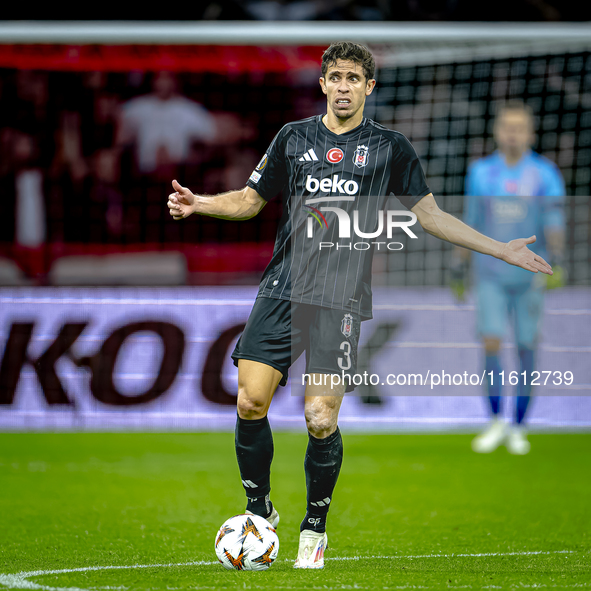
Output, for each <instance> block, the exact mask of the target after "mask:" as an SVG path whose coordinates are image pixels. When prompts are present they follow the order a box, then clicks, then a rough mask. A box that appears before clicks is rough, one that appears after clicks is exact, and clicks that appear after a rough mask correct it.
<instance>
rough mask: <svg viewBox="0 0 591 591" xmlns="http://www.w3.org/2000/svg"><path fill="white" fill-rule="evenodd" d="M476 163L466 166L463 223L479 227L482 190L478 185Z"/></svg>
mask: <svg viewBox="0 0 591 591" xmlns="http://www.w3.org/2000/svg"><path fill="white" fill-rule="evenodd" d="M477 168H478V166H477V163H472V164H471V165H470V166H469V167H468V173H467V174H466V180H465V183H464V184H465V191H464V192H465V195H466V197H464V223H465V224H468V226H470V227H472V228H475V229H477V230H478V229H480V228H481V225H482V191H481V190H480V187H479V186H478V179H479V178H480V175H479V174H478V171H477Z"/></svg>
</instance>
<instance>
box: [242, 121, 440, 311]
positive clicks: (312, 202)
mask: <svg viewBox="0 0 591 591" xmlns="http://www.w3.org/2000/svg"><path fill="white" fill-rule="evenodd" d="M322 117H323V116H322V115H317V116H314V117H310V118H308V119H304V120H302V121H296V122H293V123H288V124H287V125H285V126H284V127H283V128H282V129H281V131H280V132H279V133H278V134H277V136H275V138H274V140H273V142H272V143H271V145H270V146H269V148H268V150H267V153H266V154H265V155H264V156H263V158H262V159H261V161H260V162H259V164H258V166H257V167H256V169H255V170H254V171H253V173H252V175H251V176H250V178H249V180H248V182H247V184H248V186H249V187H251V188H253V189H254V190H255V191H256V192H257V193H258V194H259V195H261V197H262V198H263V199H265V200H266V201H269V200H270V199H272V198H273V197H275V196H276V195H278V194H280V193H281V195H282V199H283V215H282V218H281V221H280V224H279V228H278V230H277V238H276V240H275V248H274V251H273V258H272V259H271V262H270V263H269V265H268V266H267V268H266V269H265V272H264V274H263V277H262V279H261V284H260V287H259V296H263V297H269V298H276V299H282V300H291V301H293V302H298V303H307V304H313V305H318V306H323V307H327V308H336V309H341V310H346V311H351V312H356V313H358V314H360V316H361V317H362V318H371V317H372V295H371V265H372V258H373V252H374V250H375V249H376V247H377V248H379V245H377V243H376V241H380V240H382V241H383V240H384V239H383V238H370V237H371V236H372V235H377V231H378V230H379V228H380V226H379V223H380V221H379V220H380V217H381V218H382V227H384V226H385V224H384V217H385V216H384V213H383V211H384V208H385V206H386V201H387V199H388V197H389V196H391V195H395V196H396V197H397V198H398V199H399V200H400V202H401V203H402V204H403V205H404V206H405V207H406V208H408V209H411V208H412V207H413V206H414V205H415V204H416V203H418V201H420V199H421V198H422V197H424V196H425V195H427V194H429V193H430V190H429V187H428V186H427V183H426V181H425V175H424V173H423V170H422V168H421V165H420V162H419V159H418V156H417V154H416V152H415V150H414V148H413V147H412V145H411V144H410V142H409V141H408V140H407V139H406V138H405V137H404V136H403V135H402V134H401V133H399V132H397V131H392V130H390V129H388V128H386V127H384V126H382V125H380V124H379V123H376V122H375V121H372V120H370V119H366V118H364V119H363V121H362V123H361V124H360V125H359V126H358V127H356V128H355V129H353V130H351V131H349V132H347V133H343V134H341V135H337V134H335V133H332V132H331V131H330V130H329V129H328V128H327V127H326V126H325V125H324V123H323V122H322ZM384 235H385V231H384ZM372 242H374V244H372ZM382 244H384V242H382Z"/></svg>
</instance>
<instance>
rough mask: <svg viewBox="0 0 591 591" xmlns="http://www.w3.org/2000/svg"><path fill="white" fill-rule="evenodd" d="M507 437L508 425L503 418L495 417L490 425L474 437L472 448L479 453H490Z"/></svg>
mask: <svg viewBox="0 0 591 591" xmlns="http://www.w3.org/2000/svg"><path fill="white" fill-rule="evenodd" d="M506 439H507V425H506V423H505V422H504V421H502V420H501V419H493V420H492V421H491V422H490V425H489V426H488V427H487V428H486V429H485V430H484V431H483V432H482V433H481V434H480V435H478V436H477V437H475V438H474V439H472V449H473V450H474V451H475V452H476V453H479V454H489V453H491V452H493V451H495V449H497V447H499V445H503V443H505V440H506Z"/></svg>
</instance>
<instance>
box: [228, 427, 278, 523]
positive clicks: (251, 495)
mask: <svg viewBox="0 0 591 591" xmlns="http://www.w3.org/2000/svg"><path fill="white" fill-rule="evenodd" d="M235 446H236V458H237V460H238V468H239V469H240V478H241V479H242V485H243V486H244V491H245V492H246V500H247V503H246V508H247V510H248V511H252V513H254V514H255V515H260V516H261V517H268V516H269V515H270V514H271V512H272V511H273V505H272V503H271V501H270V500H269V493H270V491H271V462H272V460H273V434H272V433H271V427H270V425H269V421H268V419H267V417H263V418H262V419H255V420H246V419H242V418H240V417H238V418H237V421H236V432H235Z"/></svg>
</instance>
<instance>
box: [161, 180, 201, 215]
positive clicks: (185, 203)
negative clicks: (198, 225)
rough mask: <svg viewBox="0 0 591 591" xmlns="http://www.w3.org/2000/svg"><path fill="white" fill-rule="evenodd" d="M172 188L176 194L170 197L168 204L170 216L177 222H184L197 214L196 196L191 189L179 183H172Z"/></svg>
mask: <svg viewBox="0 0 591 591" xmlns="http://www.w3.org/2000/svg"><path fill="white" fill-rule="evenodd" d="M172 188H173V189H174V190H175V192H174V193H171V194H170V195H169V196H168V204H167V205H168V209H169V211H170V215H171V216H172V217H173V218H174V219H175V220H182V219H183V218H186V217H189V216H190V215H191V214H192V213H195V209H194V207H195V202H196V198H195V195H193V193H191V191H190V190H189V189H187V188H186V187H183V186H182V185H180V184H179V183H177V181H172Z"/></svg>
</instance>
